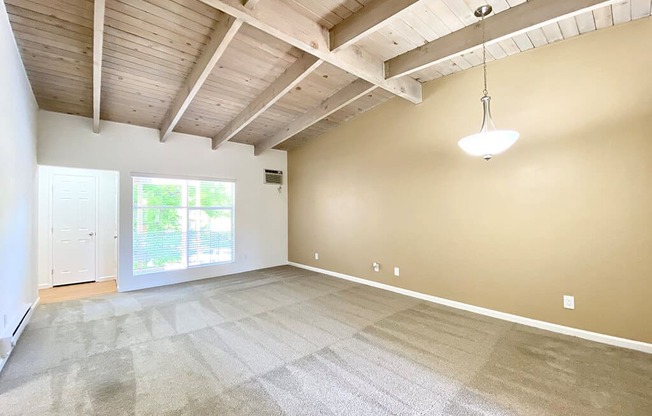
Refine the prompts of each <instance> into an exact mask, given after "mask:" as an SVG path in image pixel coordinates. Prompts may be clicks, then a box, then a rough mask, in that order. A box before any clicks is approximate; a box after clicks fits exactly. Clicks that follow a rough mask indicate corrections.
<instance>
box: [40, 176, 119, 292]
mask: <svg viewBox="0 0 652 416" xmlns="http://www.w3.org/2000/svg"><path fill="white" fill-rule="evenodd" d="M53 174H68V175H87V176H92V177H94V178H95V183H96V184H97V198H96V201H97V216H96V217H97V224H96V229H95V242H96V243H97V247H96V276H97V281H103V280H111V279H115V278H116V276H117V262H116V254H117V253H116V241H115V239H114V238H113V236H114V235H115V233H116V232H117V224H118V177H119V175H118V173H117V172H112V171H106V170H93V169H72V168H60V167H53V166H39V169H38V177H39V180H38V234H37V240H38V257H37V261H38V286H39V289H44V288H48V287H52V273H51V270H52V238H51V237H52V233H51V229H52V175H53Z"/></svg>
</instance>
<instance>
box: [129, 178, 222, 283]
mask: <svg viewBox="0 0 652 416" xmlns="http://www.w3.org/2000/svg"><path fill="white" fill-rule="evenodd" d="M133 187H134V274H145V273H154V272H160V271H166V270H178V269H186V268H188V267H195V266H201V265H207V264H216V263H225V262H230V261H233V258H234V257H233V256H234V218H233V200H234V191H235V189H234V188H235V184H234V183H233V182H218V181H203V180H182V179H164V178H148V177H134V178H133Z"/></svg>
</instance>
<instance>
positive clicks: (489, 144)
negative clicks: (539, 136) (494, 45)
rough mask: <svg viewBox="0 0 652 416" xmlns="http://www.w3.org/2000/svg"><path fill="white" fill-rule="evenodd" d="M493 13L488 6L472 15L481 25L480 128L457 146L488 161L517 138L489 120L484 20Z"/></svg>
mask: <svg viewBox="0 0 652 416" xmlns="http://www.w3.org/2000/svg"><path fill="white" fill-rule="evenodd" d="M492 11H493V9H492V7H491V6H490V5H488V4H485V5H483V6H480V7H478V8H477V9H476V11H475V13H474V15H475V16H476V17H478V18H480V19H481V25H482V69H483V71H484V72H483V74H484V75H483V76H484V90H483V91H482V98H480V101H482V110H483V116H482V127H481V128H480V132H479V133H476V134H472V135H470V136H467V137H465V138H463V139H461V140H460V141H459V142H458V145H459V146H460V147H461V148H462V150H464V151H465V152H466V153H468V154H470V155H473V156H482V157H483V158H484V159H485V160H490V159H491V158H492V157H493V156H494V155H497V154H499V153H502V152H504V151H505V150H507V149H509V148H510V147H511V146H512V145H513V144H514V143H516V141H517V140H518V138H519V133H518V132H517V131H514V130H498V129H496V126H495V125H494V122H493V120H492V118H491V97H490V96H489V91H488V90H487V48H486V42H485V22H484V19H485V17H487V16H488V15H489V14H490V13H491V12H492Z"/></svg>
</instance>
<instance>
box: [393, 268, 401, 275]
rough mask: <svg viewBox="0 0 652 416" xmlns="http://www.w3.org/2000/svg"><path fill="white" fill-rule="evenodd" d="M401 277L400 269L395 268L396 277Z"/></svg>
mask: <svg viewBox="0 0 652 416" xmlns="http://www.w3.org/2000/svg"><path fill="white" fill-rule="evenodd" d="M400 275H401V271H400V270H399V268H398V267H394V276H396V277H399V276H400Z"/></svg>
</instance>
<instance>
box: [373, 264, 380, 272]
mask: <svg viewBox="0 0 652 416" xmlns="http://www.w3.org/2000/svg"><path fill="white" fill-rule="evenodd" d="M371 266H372V267H373V268H374V271H375V272H379V271H380V263H377V262H373V264H372V265H371Z"/></svg>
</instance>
